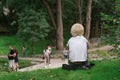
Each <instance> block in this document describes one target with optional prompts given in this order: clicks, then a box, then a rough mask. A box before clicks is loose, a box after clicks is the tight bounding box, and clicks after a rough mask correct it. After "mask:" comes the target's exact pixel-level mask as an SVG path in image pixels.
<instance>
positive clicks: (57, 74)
mask: <svg viewBox="0 0 120 80" xmlns="http://www.w3.org/2000/svg"><path fill="white" fill-rule="evenodd" d="M94 63H95V64H96V65H95V66H94V67H93V68H91V69H90V70H75V71H72V70H71V71H66V70H63V69H61V68H58V69H45V70H43V69H42V70H41V69H40V70H36V71H30V72H12V73H5V72H4V73H1V72H0V80H8V79H9V80H119V79H120V76H119V73H120V72H119V66H118V65H119V60H116V59H114V60H113V59H112V60H103V61H94ZM101 76H102V77H101ZM13 77H14V78H13Z"/></svg>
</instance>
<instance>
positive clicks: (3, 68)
mask: <svg viewBox="0 0 120 80" xmlns="http://www.w3.org/2000/svg"><path fill="white" fill-rule="evenodd" d="M19 64H20V65H19V68H23V67H27V66H30V65H32V64H31V62H30V61H28V60H19ZM7 71H8V59H5V58H0V72H7Z"/></svg>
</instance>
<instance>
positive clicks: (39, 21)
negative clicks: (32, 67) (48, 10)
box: [17, 8, 50, 54]
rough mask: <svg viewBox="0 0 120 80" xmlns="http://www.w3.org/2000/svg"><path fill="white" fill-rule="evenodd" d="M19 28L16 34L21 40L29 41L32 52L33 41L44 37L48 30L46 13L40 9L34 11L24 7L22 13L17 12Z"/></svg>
mask: <svg viewBox="0 0 120 80" xmlns="http://www.w3.org/2000/svg"><path fill="white" fill-rule="evenodd" d="M18 17H19V19H18V24H19V29H18V32H17V35H18V36H19V37H21V38H22V39H23V41H27V42H30V44H31V48H32V54H33V53H34V43H35V42H37V41H38V40H40V39H44V38H45V37H46V36H47V35H48V34H47V33H48V32H49V31H50V27H49V24H48V22H47V21H46V15H45V14H44V13H43V12H42V11H39V12H37V11H35V10H33V9H32V8H25V9H24V10H23V11H22V13H19V14H18Z"/></svg>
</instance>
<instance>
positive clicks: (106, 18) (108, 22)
mask: <svg viewBox="0 0 120 80" xmlns="http://www.w3.org/2000/svg"><path fill="white" fill-rule="evenodd" d="M116 1H117V0H116ZM119 3H120V1H119V0H118V2H116V3H115V5H116V6H117V7H116V6H115V11H114V12H113V13H114V16H113V15H108V14H105V13H101V20H102V21H103V23H102V29H103V34H104V35H103V36H102V38H103V40H104V41H105V42H106V43H109V44H110V45H113V46H114V47H115V51H116V52H117V53H119V54H120V49H119V45H120V14H119V13H118V12H120V11H119V9H120V5H119V6H118V4H119Z"/></svg>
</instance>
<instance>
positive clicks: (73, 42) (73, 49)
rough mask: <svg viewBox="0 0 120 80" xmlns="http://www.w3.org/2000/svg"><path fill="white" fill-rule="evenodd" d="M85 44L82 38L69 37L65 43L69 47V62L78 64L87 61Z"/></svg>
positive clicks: (84, 39) (85, 41)
mask: <svg viewBox="0 0 120 80" xmlns="http://www.w3.org/2000/svg"><path fill="white" fill-rule="evenodd" d="M87 42H88V40H87V39H86V38H85V37H84V36H76V37H71V38H70V39H69V41H68V43H67V46H68V47H69V60H70V61H71V62H80V61H86V60H87Z"/></svg>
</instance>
